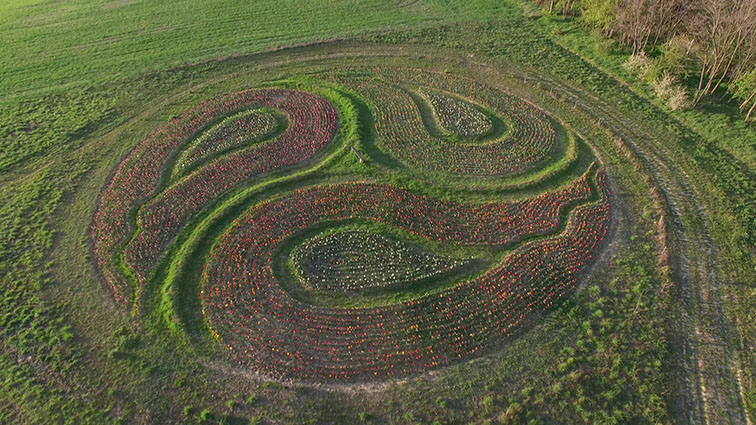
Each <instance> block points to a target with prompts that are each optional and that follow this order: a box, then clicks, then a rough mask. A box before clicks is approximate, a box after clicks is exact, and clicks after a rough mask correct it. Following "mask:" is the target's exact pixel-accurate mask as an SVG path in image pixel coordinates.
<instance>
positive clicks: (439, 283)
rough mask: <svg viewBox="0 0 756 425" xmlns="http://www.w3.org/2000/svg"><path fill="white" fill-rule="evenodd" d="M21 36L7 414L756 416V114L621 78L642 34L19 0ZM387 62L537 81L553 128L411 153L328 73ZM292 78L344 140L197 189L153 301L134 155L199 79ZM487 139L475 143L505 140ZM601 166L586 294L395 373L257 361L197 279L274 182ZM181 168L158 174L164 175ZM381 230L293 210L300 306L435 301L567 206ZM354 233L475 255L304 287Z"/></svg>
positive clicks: (549, 184) (139, 417)
mask: <svg viewBox="0 0 756 425" xmlns="http://www.w3.org/2000/svg"><path fill="white" fill-rule="evenodd" d="M0 34H2V35H1V36H0V146H1V147H0V199H2V200H3V202H2V203H1V204H0V235H1V236H0V282H1V283H2V287H1V288H2V294H1V295H0V366H1V368H2V369H1V370H2V371H1V372H0V376H2V379H0V382H2V384H0V385H2V386H0V388H1V389H2V395H0V423H92V424H102V423H124V424H131V423H136V424H148V423H230V424H247V423H262V424H289V423H302V424H305V423H312V424H332V423H333V424H335V423H338V424H352V423H355V424H359V423H372V424H414V423H428V424H430V423H438V424H468V423H471V424H489V423H490V424H510V423H511V424H516V423H528V424H556V423H607V424H609V423H664V424H667V423H669V424H684V423H691V422H696V423H743V421H745V419H746V417H748V418H750V421H751V422H753V421H755V420H756V359H755V358H754V356H753V355H752V354H753V347H754V344H756V315H754V311H756V310H755V308H756V306H754V299H756V286H755V283H754V279H753V275H754V272H756V260H755V259H756V251H754V246H756V168H755V167H756V129H754V127H753V125H752V124H751V125H747V124H744V123H742V122H741V120H740V119H739V118H738V116H737V113H736V110H734V109H735V108H732V107H730V106H726V105H725V106H722V105H717V104H712V105H707V106H706V107H705V108H703V109H696V110H693V111H687V112H678V111H671V110H669V109H667V108H666V107H665V106H664V105H662V104H661V103H659V102H658V101H657V100H656V99H655V98H654V97H653V94H652V90H651V89H650V88H649V87H648V86H647V85H645V83H643V82H641V81H639V80H637V79H635V78H634V77H633V76H631V75H628V74H626V73H625V71H624V69H623V68H622V63H623V61H624V58H625V57H626V56H627V55H628V52H625V51H623V50H621V49H615V50H611V51H609V52H607V51H606V49H604V48H602V45H601V43H602V40H600V39H597V38H596V37H595V36H594V35H592V34H590V33H588V32H586V31H585V30H584V29H583V28H582V27H580V26H578V25H576V24H574V23H571V22H569V21H566V20H563V19H559V18H554V17H548V16H544V15H543V14H542V13H541V12H540V11H539V9H537V7H536V6H535V5H533V4H531V3H529V2H520V1H518V0H506V1H488V0H474V1H468V2H452V1H443V0H437V1H436V0H434V1H393V0H392V1H374V2H357V1H351V0H341V1H337V0H333V1H331V0H329V1H323V2H298V1H290V0H286V1H278V2H273V1H257V2H243V1H230V0H223V1H217V2H201V1H196V0H182V1H174V2H164V1H152V0H143V1H133V0H132V1H129V0H115V1H110V0H107V1H92V0H75V1H66V2H61V1H21V0H7V1H5V2H2V3H0ZM387 69H404V70H424V71H431V72H436V73H438V75H444V76H446V75H450V76H465V77H467V78H470V79H471V80H473V81H476V82H480V83H484V84H486V85H489V86H491V87H496V88H500V89H502V90H504V91H506V92H507V93H509V94H511V95H512V96H515V97H517V98H519V99H524V100H525V101H527V102H529V103H532V104H534V105H536V106H537V107H538V108H540V109H542V110H543V111H545V112H546V113H547V114H548V117H549V118H548V119H549V120H551V121H549V122H551V123H552V124H553V125H554V126H555V128H556V130H555V134H556V136H555V137H556V141H557V142H556V145H555V146H556V147H555V148H554V149H553V150H552V151H549V154H548V155H547V156H546V159H545V160H544V161H543V162H541V163H538V167H536V168H533V169H528V170H527V171H526V172H523V173H521V174H516V175H511V176H498V177H495V178H479V177H470V176H467V177H459V176H454V175H453V174H445V173H443V172H435V173H433V172H428V171H425V170H421V169H419V168H413V167H411V166H409V167H408V166H407V165H406V163H405V162H403V161H402V160H401V157H399V156H397V155H394V153H392V151H391V150H390V149H389V147H387V142H386V140H384V139H383V138H382V137H381V135H380V134H377V133H375V132H374V129H375V128H377V127H376V125H377V124H379V123H377V120H379V114H378V113H377V108H376V106H375V103H374V101H375V99H372V98H371V97H370V96H368V95H367V94H366V93H368V91H360V90H359V87H358V85H357V84H354V85H351V86H348V87H347V85H346V84H341V83H338V82H337V81H336V78H335V77H334V75H336V74H339V72H342V73H343V74H344V75H345V76H347V77H352V78H358V77H359V78H362V76H363V74H367V75H368V76H369V77H372V78H375V79H377V78H378V76H379V75H381V72H384V71H385V70H387ZM345 78H346V77H345ZM359 78H358V79H359ZM365 81H371V80H370V78H368V79H366V80H365ZM271 84H273V85H275V86H276V87H285V88H296V89H301V90H305V91H310V92H312V93H315V94H318V95H320V96H323V97H324V98H325V99H327V100H328V101H330V102H331V103H332V104H333V105H334V107H335V108H336V110H337V111H338V116H339V126H338V128H337V129H336V130H335V136H334V139H333V141H332V142H331V144H329V145H328V146H327V147H326V148H324V149H323V150H322V151H320V152H318V153H317V154H316V155H315V156H313V157H312V158H310V159H308V160H306V161H304V162H302V163H298V164H293V165H286V166H284V167H282V168H280V169H276V170H272V171H266V172H265V173H262V174H260V175H256V176H255V177H252V178H249V179H247V180H244V182H243V184H241V185H239V186H236V187H234V188H232V189H231V190H229V191H227V192H224V193H223V194H222V195H221V196H218V197H217V198H215V199H214V200H212V201H211V202H210V203H208V204H207V205H206V206H205V207H203V208H201V209H200V210H199V211H198V212H197V214H196V215H194V216H192V217H191V219H190V220H189V221H188V224H187V225H186V227H185V228H182V229H181V230H180V231H178V232H177V236H176V238H175V240H173V241H172V242H171V244H170V245H169V247H168V248H167V250H166V251H165V253H164V255H163V256H162V257H161V258H160V261H159V262H158V263H157V264H156V266H155V268H154V271H153V273H152V274H151V275H150V276H149V279H148V280H147V282H146V284H145V286H144V288H143V289H142V294H143V295H142V299H143V302H142V304H141V305H140V304H139V301H136V302H133V301H132V303H131V304H129V305H127V306H126V307H124V306H123V305H119V304H117V303H115V302H114V300H113V296H112V295H111V293H110V292H109V290H108V288H107V286H106V284H105V281H104V279H103V276H102V274H101V270H100V269H99V268H98V267H97V265H96V258H95V254H94V253H93V245H92V243H93V242H92V239H91V228H90V226H91V225H92V223H93V215H94V213H95V210H96V209H97V206H98V202H99V199H100V194H101V193H102V191H103V187H104V186H105V185H106V183H107V182H108V181H109V179H110V177H111V176H112V175H113V172H114V169H115V167H116V166H117V165H118V164H119V163H120V161H121V160H122V159H123V158H124V157H125V156H127V155H129V153H130V152H131V149H132V148H133V147H134V146H135V145H137V144H138V143H139V142H140V141H142V140H144V139H145V138H146V137H147V136H149V135H150V134H151V133H153V132H154V131H155V130H156V129H158V128H160V127H161V126H162V125H164V124H165V123H167V122H170V121H171V120H172V119H174V118H176V117H178V116H180V115H181V114H182V113H184V112H185V111H187V110H189V109H190V108H192V107H195V106H196V105H198V104H200V103H201V102H203V101H206V100H208V99H211V98H214V97H216V96H218V95H221V94H224V93H229V92H233V91H238V90H244V89H247V88H257V87H268V86H271ZM405 88H406V89H407V90H408V91H409V92H411V93H414V94H413V95H414V96H416V97H417V96H419V95H418V94H417V93H421V91H420V89H416V88H415V87H414V86H411V84H409V83H407V84H406V87H405ZM413 90H414V91H413ZM460 90H462V89H460ZM453 95H454V96H460V98H464V97H465V96H463V95H461V94H459V93H453ZM469 95H470V96H472V95H474V93H472V92H471V93H470V94H469ZM409 98H410V99H411V96H410V97H409ZM431 107H432V106H429V104H425V105H424V106H423V104H420V106H419V108H420V109H419V111H420V112H419V115H418V119H419V121H418V122H419V123H420V125H425V126H426V127H425V128H430V127H429V126H433V125H434V122H436V121H435V120H437V117H435V116H434V115H433V114H432V113H431V111H430V110H429V108H431ZM479 108H480V110H481V111H485V113H486V114H491V112H490V111H489V110H488V109H484V108H482V107H479ZM274 116H275V119H276V120H278V122H279V124H281V123H286V124H287V125H288V126H289V127H286V125H282V126H281V128H280V129H278V130H276V131H274V132H273V133H271V134H272V135H273V136H272V137H277V136H280V135H281V134H283V132H285V129H286V128H290V127H291V126H292V123H293V121H291V122H287V120H288V119H289V118H287V117H286V116H284V115H283V114H281V113H280V112H275V113H274ZM436 124H437V123H436ZM509 125H510V124H509V122H508V121H507V120H501V121H498V118H495V120H494V127H496V126H502V128H503V129H497V128H494V130H492V131H493V133H491V134H494V136H490V137H491V138H494V139H495V138H496V137H499V136H501V137H508V135H509V134H510V133H509V131H510V128H509V127H508V126H509ZM439 128H441V126H440V125H438V126H437V127H436V128H435V130H434V129H430V130H429V131H437V132H440V130H438V129H439ZM499 130H501V131H499ZM442 136H443V137H447V136H446V135H444V134H440V136H439V137H442ZM485 137H488V136H484V138H483V139H481V140H482V142H480V143H478V145H486V144H489V143H495V140H494V142H491V140H489V139H487V138H485ZM255 140H257V139H255ZM449 140H451V141H452V142H454V141H456V142H459V140H458V139H457V138H455V137H453V136H452V137H450V138H449ZM255 143H258V142H257V141H255ZM469 145H475V142H469ZM349 146H354V147H355V148H356V149H357V150H358V152H361V154H362V155H363V156H364V157H365V158H366V161H365V162H364V163H362V162H360V161H358V160H357V157H356V156H355V155H354V154H353V153H352V152H351V151H350V150H349V148H348V147H349ZM237 150H239V149H238V148H233V149H231V148H230V149H228V150H227V151H224V152H221V153H217V155H218V156H219V157H222V156H223V155H228V154H229V153H233V152H236V151H237ZM213 155H216V154H215V153H214V154H213ZM397 158H399V159H397ZM211 162H212V161H207V163H211ZM204 165H205V163H202V164H200V166H199V167H198V169H199V168H202V166H204ZM597 167H601V168H602V169H604V170H606V173H607V175H608V178H609V184H610V187H611V189H612V197H611V201H612V203H611V211H612V213H611V226H610V228H609V233H608V237H607V241H608V242H607V243H606V244H605V245H604V246H602V248H601V250H600V251H599V255H598V256H597V259H596V260H595V261H594V262H593V263H592V265H591V267H590V269H587V270H586V271H584V272H583V273H582V274H581V275H580V281H579V284H578V285H577V289H575V290H570V291H569V294H568V296H566V297H564V298H562V299H560V300H559V302H557V303H555V304H554V305H553V306H551V307H549V308H548V309H544V311H542V312H539V313H538V314H534V315H533V316H528V320H526V321H525V322H524V323H523V326H522V327H519V328H518V329H517V330H516V331H515V332H514V334H513V335H511V336H507V337H502V338H501V341H493V342H490V343H486V345H484V346H483V348H482V349H481V351H480V353H477V354H475V355H474V356H471V357H470V358H467V357H465V358H462V360H458V361H453V362H450V363H449V365H447V366H444V367H440V368H433V369H431V370H430V372H424V373H415V374H410V375H408V376H402V377H401V379H388V380H375V381H360V382H358V383H347V384H346V385H341V384H338V383H336V384H330V383H316V384H314V385H313V384H311V383H307V382H305V383H302V382H297V381H296V380H294V381H291V380H285V379H276V378H275V377H270V376H266V375H265V374H264V373H262V374H260V373H258V372H259V371H257V370H253V369H250V368H247V367H245V366H244V365H243V364H240V363H239V362H237V361H236V360H235V357H233V353H231V352H230V351H229V350H228V349H227V347H226V345H224V344H221V343H219V340H218V339H217V334H215V328H214V327H213V326H215V324H214V322H212V321H209V320H208V319H207V317H206V316H205V311H204V306H203V304H202V300H201V299H200V295H199V294H200V290H201V288H202V285H203V284H204V283H203V282H204V281H203V280H202V279H203V277H202V276H203V269H204V268H205V264H206V261H208V260H207V259H208V256H209V255H211V253H212V247H213V246H215V245H216V244H217V243H218V242H219V240H221V238H222V236H223V235H224V234H225V232H227V231H228V229H229V228H230V227H231V226H233V225H234V223H235V220H237V219H238V218H239V217H242V216H243V215H244V214H245V213H247V211H249V209H250V208H253V207H255V206H256V205H258V204H260V203H262V202H266V201H270V200H276V199H284V198H286V196H288V194H290V193H292V192H294V191H296V190H300V189H302V188H305V187H307V186H310V185H313V184H341V183H344V182H350V181H370V182H377V183H380V184H387V185H394V186H396V187H400V188H405V189H407V190H409V191H411V192H412V193H416V194H420V195H423V196H427V197H429V198H433V199H440V200H446V201H459V202H468V203H480V202H515V201H518V200H526V199H530V198H533V197H535V196H539V195H542V194H544V193H546V192H549V191H553V190H557V189H559V188H561V187H564V186H565V185H566V184H568V182H570V181H572V180H574V179H576V178H579V177H580V176H582V175H583V174H584V173H586V171H587V170H589V169H594V168H597ZM176 181H179V180H178V179H177V180H176ZM173 183H175V181H172V180H171V179H169V178H165V179H164V180H161V181H160V182H158V184H157V190H158V192H160V191H163V190H165V189H166V188H168V187H169V186H170V185H171V184H173ZM591 184H592V185H594V186H595V182H592V183H591ZM586 202H587V201H586ZM591 202H596V199H595V198H592V199H591ZM578 205H579V203H577V202H576V203H574V204H570V205H569V206H568V207H567V208H566V209H565V210H563V211H560V212H559V217H560V219H561V220H563V221H565V220H566V217H568V216H569V214H570V212H571V211H573V210H574V209H575V208H577V207H578ZM139 208H143V207H142V206H140V207H139ZM138 213H139V210H138V209H135V210H134V211H130V212H129V214H130V217H132V218H133V217H135V216H137V214H138ZM334 226H335V227H334ZM339 226H342V227H339ZM386 226H388V225H386V224H381V223H373V222H369V223H368V222H364V221H359V220H356V219H355V220H354V221H351V222H348V223H346V224H344V223H342V224H338V225H335V224H333V223H331V222H325V223H323V224H319V225H316V226H314V227H312V228H309V229H308V230H307V231H301V232H299V233H296V232H295V233H293V236H291V237H290V238H289V239H286V240H285V241H284V243H283V244H282V245H281V247H280V248H278V250H277V251H275V252H274V253H275V256H274V257H273V263H272V266H271V267H272V270H274V272H275V273H276V274H278V275H281V276H288V277H286V278H284V279H283V281H282V287H283V288H285V289H286V288H288V289H287V290H288V291H291V293H292V294H297V293H298V292H297V291H301V293H299V294H298V295H296V297H299V298H298V299H301V300H305V302H311V303H314V304H320V305H325V306H341V307H343V306H369V307H371V308H375V307H379V306H382V305H387V304H388V305H391V304H396V303H400V302H404V301H408V300H412V299H415V298H421V297H431V296H437V295H438V294H439V293H441V292H443V291H445V290H447V289H448V288H450V287H453V286H454V284H455V283H456V282H458V281H460V280H466V279H473V278H476V277H478V276H480V275H481V273H483V271H484V270H486V269H488V268H490V267H491V265H492V264H497V263H499V262H501V261H504V259H506V258H507V257H508V256H509V255H510V254H511V253H512V252H514V251H516V250H517V249H518V248H520V247H522V246H523V245H527V244H528V243H532V242H538V241H541V240H544V239H547V238H549V237H553V236H555V235H558V234H560V233H562V232H564V231H565V228H566V223H565V222H562V223H560V224H559V225H558V226H557V227H555V228H554V229H552V230H550V231H548V232H545V233H544V234H534V235H531V236H529V237H527V238H525V239H523V240H518V241H516V242H513V243H511V244H505V245H502V246H499V247H493V248H491V247H486V246H482V245H471V246H459V245H454V244H444V243H442V242H436V241H430V242H429V241H428V240H427V239H424V238H422V237H420V236H418V235H415V234H414V233H411V232H408V231H404V230H396V229H394V230H391V231H388V230H386V229H387V228H388V227H386ZM389 227H390V226H389ZM334 229H342V230H343V229H352V230H354V229H361V230H364V231H368V232H376V233H381V232H384V231H386V235H388V236H390V237H391V238H397V239H398V240H402V241H404V243H405V244H407V246H410V247H413V248H414V249H418V250H421V251H423V252H428V253H434V254H437V255H440V256H444V258H446V257H448V258H455V259H461V258H472V259H473V260H472V262H471V263H469V264H467V265H465V266H462V267H460V268H459V269H454V271H453V272H449V273H447V274H441V275H439V276H441V277H440V278H435V277H434V278H425V279H418V280H417V281H416V282H414V283H413V286H412V287H408V288H404V287H402V286H397V287H396V288H385V289H382V288H378V289H375V290H372V292H367V293H365V294H360V295H344V294H340V293H338V294H335V295H334V294H333V293H310V292H308V291H309V289H306V288H305V289H303V288H302V287H298V286H297V285H298V283H297V282H298V281H297V277H296V276H295V275H296V273H295V271H292V270H293V268H294V266H293V265H292V264H291V263H290V262H289V261H288V255H289V254H290V253H291V252H293V251H296V249H298V248H297V247H301V246H302V243H303V242H304V241H306V240H311V238H312V237H313V236H314V235H318V234H320V235H322V234H323V232H330V231H334ZM392 229H393V228H392ZM138 230H139V229H137V232H136V233H135V235H136V234H138ZM130 237H135V236H130ZM118 255H119V256H120V257H118V261H120V264H121V266H122V268H123V269H125V270H127V271H128V265H127V264H126V262H125V261H124V257H123V255H122V254H118ZM397 288H398V289H397ZM296 297H295V298H296ZM137 312H138V317H135V316H136V313H137ZM418 335H420V336H419V338H422V337H423V335H422V334H418Z"/></svg>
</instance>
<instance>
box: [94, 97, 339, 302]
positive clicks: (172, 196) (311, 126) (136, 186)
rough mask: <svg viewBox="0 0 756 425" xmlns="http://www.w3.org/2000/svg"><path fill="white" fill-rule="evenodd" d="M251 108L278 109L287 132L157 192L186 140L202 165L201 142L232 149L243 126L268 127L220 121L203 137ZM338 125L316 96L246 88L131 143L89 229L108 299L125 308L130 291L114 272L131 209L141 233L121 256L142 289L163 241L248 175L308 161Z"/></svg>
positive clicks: (128, 228)
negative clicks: (286, 123) (111, 297)
mask: <svg viewBox="0 0 756 425" xmlns="http://www.w3.org/2000/svg"><path fill="white" fill-rule="evenodd" d="M255 108H270V109H275V110H279V111H281V112H282V113H283V114H284V115H286V117H287V119H288V120H289V122H290V125H289V127H288V128H287V129H286V131H285V132H284V133H283V134H281V135H279V136H277V137H276V138H274V139H272V140H270V141H267V142H265V143H259V144H255V145H253V146H250V147H248V148H243V149H238V150H235V151H232V152H230V153H229V154H228V155H225V156H221V157H219V158H217V159H214V160H212V161H211V162H209V163H208V164H207V165H205V166H203V167H202V168H200V169H198V170H196V171H195V172H193V173H191V174H189V175H188V176H186V177H184V178H183V179H181V180H178V181H177V182H176V183H175V184H173V185H171V186H170V187H168V188H167V189H165V190H164V191H162V192H161V193H157V191H158V189H159V186H160V182H161V181H162V180H163V179H164V177H165V176H166V175H170V173H171V170H168V169H167V168H168V165H169V164H170V163H171V160H172V158H175V157H176V156H177V155H178V154H179V151H180V148H181V147H182V146H184V145H185V144H187V142H188V141H189V140H191V139H193V138H195V137H199V141H198V142H197V143H196V144H195V145H197V146H199V147H198V149H199V150H200V151H201V152H205V156H204V159H206V158H207V155H208V154H212V148H210V151H208V150H207V147H206V146H204V144H206V140H210V141H214V142H218V143H227V144H229V146H230V147H233V145H234V143H235V142H234V140H238V139H240V138H243V137H245V136H244V134H242V133H243V132H247V131H250V127H249V125H248V124H253V123H254V122H257V123H258V124H260V125H264V126H269V125H270V122H269V120H266V119H264V118H263V119H252V120H251V121H250V117H252V116H253V115H250V114H241V115H240V116H239V117H238V119H239V120H240V121H242V123H241V124H234V123H233V122H231V123H229V122H221V124H220V130H218V129H217V128H216V129H213V128H211V129H209V130H207V131H206V132H205V133H204V137H203V133H202V132H203V130H206V127H207V126H208V125H211V124H212V123H214V122H217V121H218V120H220V119H222V118H223V117H227V116H230V115H232V114H235V113H237V112H239V111H242V110H246V109H255ZM258 118H259V117H258ZM337 127H338V118H337V112H336V109H335V108H334V107H333V105H331V104H330V102H328V101H327V100H325V99H324V98H322V97H319V96H316V95H313V94H309V93H305V92H301V91H295V90H287V89H257V90H245V91H241V92H235V93H230V94H227V95H224V96H221V97H218V98H215V99H212V100H209V101H207V102H204V103H202V104H200V105H198V106H196V107H194V108H192V109H191V110H189V111H187V112H185V113H184V114H182V115H181V116H179V117H177V118H175V119H173V120H171V121H170V122H168V123H167V124H165V125H164V126H162V127H161V128H159V129H158V130H156V131H155V132H154V133H152V134H151V135H150V136H148V137H147V138H146V139H144V140H143V141H142V142H140V143H139V144H137V145H136V146H135V147H134V148H133V149H132V150H131V152H130V153H129V154H128V155H127V156H126V157H125V158H124V159H123V160H122V161H121V163H120V164H119V165H118V167H117V168H116V170H115V172H114V174H113V176H112V177H111V179H110V180H109V182H108V183H107V185H106V186H105V188H104V189H103V191H102V193H101V195H100V200H99V203H98V206H97V209H96V211H95V215H94V218H93V222H92V225H91V229H90V230H91V238H92V242H93V247H94V255H95V259H96V262H97V265H98V268H99V269H100V271H101V272H102V275H103V277H104V279H105V281H106V282H107V284H108V285H109V287H110V289H111V291H112V293H113V295H114V297H115V299H116V300H117V301H118V302H120V303H123V304H126V303H127V302H128V301H129V299H130V294H132V293H133V289H134V288H133V287H132V285H130V284H129V282H128V279H127V278H126V277H125V276H124V275H123V273H122V271H121V269H120V258H119V256H120V254H121V252H122V249H123V246H124V243H126V242H127V241H128V239H129V237H130V236H131V234H132V232H133V231H134V229H135V226H134V223H133V222H132V221H131V219H130V217H131V214H132V211H134V210H135V209H137V208H139V210H138V215H137V220H138V221H139V229H140V231H139V233H138V235H137V236H136V237H135V238H134V239H133V240H131V241H130V242H128V246H127V247H126V248H125V252H124V257H125V262H126V264H127V266H128V267H129V268H130V269H131V270H132V271H133V272H135V273H136V275H137V280H138V282H137V284H138V285H141V284H142V283H143V282H144V280H145V278H146V277H147V276H148V274H149V273H150V271H151V270H152V268H153V267H154V266H155V264H156V263H157V261H158V260H159V258H160V257H161V256H162V255H163V253H164V251H165V249H166V248H167V246H168V244H169V243H170V241H171V240H172V239H173V238H174V237H175V236H176V235H177V233H178V232H179V231H180V230H181V228H182V227H183V226H184V225H185V223H186V222H187V221H188V220H189V219H190V218H191V217H192V216H193V215H194V214H195V213H196V212H197V211H199V210H200V209H202V208H203V207H204V206H206V205H207V204H208V203H209V202H210V201H212V200H213V199H214V198H216V197H217V196H219V195H220V194H221V193H223V192H225V191H227V190H228V189H230V188H231V187H233V186H234V185H237V184H239V183H240V182H242V181H244V180H246V179H249V178H250V177H253V176H255V175H259V174H262V173H264V172H267V171H270V170H273V169H275V168H278V167H282V166H285V165H289V164H294V163H296V162H300V161H302V160H305V159H307V158H311V157H312V156H314V155H315V154H316V153H317V152H318V151H319V150H320V149H322V148H323V147H324V146H325V145H326V144H327V143H328V142H329V141H330V140H331V139H332V138H333V136H334V134H335V132H336V129H337ZM254 131H257V130H254ZM258 133H259V132H258ZM218 134H222V135H223V136H224V137H217V135H218ZM197 158H199V157H197ZM197 158H195V159H197ZM152 197H154V198H153V199H150V198H152ZM145 202H146V204H144V203H145ZM143 204H144V205H143ZM137 292H138V287H137Z"/></svg>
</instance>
